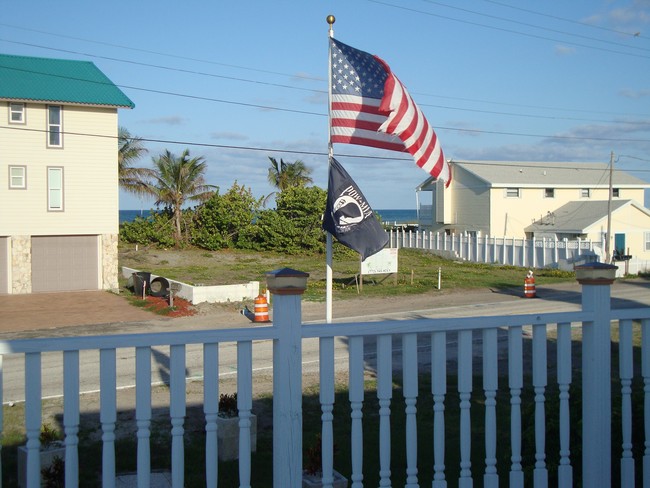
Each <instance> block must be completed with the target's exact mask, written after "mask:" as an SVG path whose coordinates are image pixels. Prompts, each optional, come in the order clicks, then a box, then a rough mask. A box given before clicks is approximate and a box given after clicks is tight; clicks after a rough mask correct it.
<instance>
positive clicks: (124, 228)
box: [120, 209, 174, 247]
mask: <svg viewBox="0 0 650 488" xmlns="http://www.w3.org/2000/svg"><path fill="white" fill-rule="evenodd" d="M173 232H174V230H173V223H172V214H171V211H169V209H165V210H163V211H161V212H151V215H149V216H148V217H146V218H142V217H136V218H135V220H134V221H132V222H124V223H122V225H120V240H121V241H122V242H128V243H131V244H141V245H149V244H154V245H157V246H159V247H173V246H174V236H173Z"/></svg>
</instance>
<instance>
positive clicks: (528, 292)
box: [524, 276, 537, 298]
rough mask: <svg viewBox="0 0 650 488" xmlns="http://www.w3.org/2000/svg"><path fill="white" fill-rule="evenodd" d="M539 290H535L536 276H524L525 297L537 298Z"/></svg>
mask: <svg viewBox="0 0 650 488" xmlns="http://www.w3.org/2000/svg"><path fill="white" fill-rule="evenodd" d="M536 296H537V292H536V290H535V278H533V277H532V276H531V277H528V278H524V297H525V298H535V297H536Z"/></svg>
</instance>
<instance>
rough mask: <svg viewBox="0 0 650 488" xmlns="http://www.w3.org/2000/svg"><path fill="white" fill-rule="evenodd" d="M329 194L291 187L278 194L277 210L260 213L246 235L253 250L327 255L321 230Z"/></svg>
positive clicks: (314, 188)
mask: <svg viewBox="0 0 650 488" xmlns="http://www.w3.org/2000/svg"><path fill="white" fill-rule="evenodd" d="M326 199H327V192H326V191H325V190H323V189H322V188H319V187H317V186H312V187H309V188H305V187H296V188H289V189H287V190H284V191H282V192H281V193H280V194H278V196H277V198H276V209H275V210H264V211H262V212H260V214H259V216H258V218H257V220H256V222H255V225H254V226H253V227H251V229H250V233H247V235H246V236H245V239H246V242H247V245H248V246H249V247H248V248H249V249H256V250H265V251H266V250H273V251H278V252H285V253H289V254H296V253H300V252H305V251H307V252H323V251H324V250H325V233H324V232H323V230H322V228H321V222H322V215H323V212H324V211H325V202H326Z"/></svg>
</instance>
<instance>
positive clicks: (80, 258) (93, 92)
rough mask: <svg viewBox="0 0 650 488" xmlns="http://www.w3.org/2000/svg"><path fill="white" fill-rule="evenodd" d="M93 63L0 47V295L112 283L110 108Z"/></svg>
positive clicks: (111, 100)
mask: <svg viewBox="0 0 650 488" xmlns="http://www.w3.org/2000/svg"><path fill="white" fill-rule="evenodd" d="M133 107H134V104H133V102H132V101H131V100H130V99H129V98H128V97H127V96H126V95H125V94H124V93H123V92H122V91H121V90H120V89H119V88H118V87H117V86H116V85H115V84H114V83H113V82H111V80H110V79H109V78H108V77H107V76H106V75H105V74H104V73H102V72H101V71H100V70H99V69H98V68H97V67H96V66H95V65H94V64H93V63H91V62H87V61H76V60H68V59H51V58H40V57H28V56H14V55H7V54H0V208H2V218H0V293H31V292H47V291H62V290H101V289H114V288H117V286H118V283H117V277H118V266H117V242H118V233H119V205H118V201H119V200H118V199H119V188H118V161H117V157H118V139H117V134H118V109H120V108H133Z"/></svg>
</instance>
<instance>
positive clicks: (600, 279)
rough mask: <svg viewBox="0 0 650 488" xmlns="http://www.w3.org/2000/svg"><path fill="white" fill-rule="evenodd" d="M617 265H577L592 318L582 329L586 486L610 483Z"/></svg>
mask: <svg viewBox="0 0 650 488" xmlns="http://www.w3.org/2000/svg"><path fill="white" fill-rule="evenodd" d="M616 268H617V267H616V266H613V265H610V264H604V263H589V264H585V265H582V266H576V279H577V280H578V283H580V284H581V285H582V309H583V311H585V312H591V313H592V314H593V321H590V322H584V323H583V328H582V331H583V332H582V346H583V347H582V383H583V386H582V421H583V423H582V466H583V471H582V472H583V486H610V484H611V452H612V451H611V446H612V436H611V420H612V419H611V417H612V414H611V407H612V391H611V343H610V341H611V331H610V327H611V326H610V314H611V304H610V294H611V289H610V288H611V285H612V283H613V282H614V277H615V276H616Z"/></svg>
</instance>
